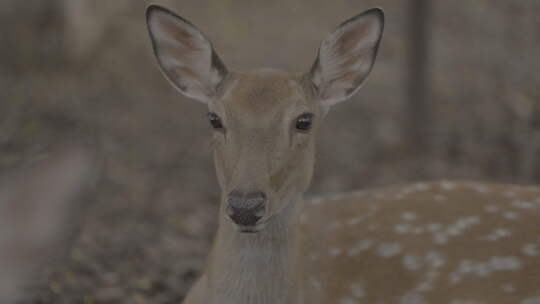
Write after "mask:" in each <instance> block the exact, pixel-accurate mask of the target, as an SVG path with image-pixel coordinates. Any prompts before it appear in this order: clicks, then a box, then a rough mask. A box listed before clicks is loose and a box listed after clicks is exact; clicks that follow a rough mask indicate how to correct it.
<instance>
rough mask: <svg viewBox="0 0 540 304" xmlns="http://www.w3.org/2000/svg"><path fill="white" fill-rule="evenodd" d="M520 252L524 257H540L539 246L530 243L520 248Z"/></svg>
mask: <svg viewBox="0 0 540 304" xmlns="http://www.w3.org/2000/svg"><path fill="white" fill-rule="evenodd" d="M521 252H523V254H524V255H526V256H530V257H537V256H539V255H540V245H538V244H532V243H530V244H525V245H523V247H522V248H521Z"/></svg>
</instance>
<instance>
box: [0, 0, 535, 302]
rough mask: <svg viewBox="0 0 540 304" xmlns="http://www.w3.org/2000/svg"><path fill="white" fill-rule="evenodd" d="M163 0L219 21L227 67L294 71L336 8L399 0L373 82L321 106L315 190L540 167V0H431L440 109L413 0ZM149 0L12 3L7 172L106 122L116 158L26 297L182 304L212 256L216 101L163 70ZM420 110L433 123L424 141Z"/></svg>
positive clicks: (521, 172) (0, 141)
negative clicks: (415, 82)
mask: <svg viewBox="0 0 540 304" xmlns="http://www.w3.org/2000/svg"><path fill="white" fill-rule="evenodd" d="M159 2H160V3H161V4H163V5H166V6H168V7H170V8H172V9H173V10H175V11H176V12H178V13H179V14H180V15H182V16H184V17H186V18H187V19H189V20H191V21H192V22H193V23H195V24H196V25H198V27H199V28H200V29H202V30H203V31H204V32H206V33H207V35H208V36H209V37H210V38H211V39H212V40H213V42H214V45H215V48H216V50H217V51H218V53H219V54H220V56H221V58H222V59H223V60H224V61H225V62H226V63H227V65H228V66H229V67H232V68H234V69H239V70H245V69H251V68H255V67H260V66H271V67H276V68H281V69H286V70H289V71H293V72H302V71H307V69H308V68H309V67H310V65H311V63H312V60H314V57H315V53H316V49H317V46H318V43H319V41H320V40H321V39H322V38H323V37H324V35H326V33H328V32H329V31H331V30H332V29H333V28H334V27H335V26H336V25H337V24H339V23H340V22H341V21H343V20H344V19H346V18H348V17H350V16H352V15H355V14H357V13H359V12H361V11H362V10H364V9H366V8H369V7H372V6H380V7H383V8H384V9H385V10H386V13H387V24H386V29H385V36H384V38H383V41H382V47H381V49H380V55H379V57H378V62H377V64H376V65H375V69H374V70H373V72H372V75H371V77H370V79H369V81H368V83H367V84H366V85H365V87H364V88H363V89H362V90H361V92H360V94H358V96H356V97H355V98H354V99H353V100H351V101H349V102H347V103H343V104H341V105H339V106H337V107H336V108H335V109H333V110H332V112H331V113H330V114H329V116H328V117H327V119H326V120H327V121H326V122H325V124H326V125H325V127H324V128H323V131H322V134H321V138H320V140H319V155H318V165H317V169H316V176H315V179H314V184H313V186H312V187H311V190H310V195H315V194H317V193H325V192H334V191H342V190H351V189H356V188H366V187H371V186H379V185H386V184H394V183H401V182H405V181H409V180H416V179H419V178H428V179H432V178H440V177H448V178H467V179H482V180H490V181H503V182H513V183H538V182H539V181H540V161H539V158H538V157H537V155H539V152H540V90H539V89H538V87H539V84H540V76H539V74H538V71H540V58H539V57H538V54H540V20H539V19H538V16H539V15H540V2H538V1H530V0H518V1H504V0H490V1H488V0H478V1H474V2H467V3H463V2H452V1H442V0H435V1H430V3H431V7H430V11H429V14H428V16H427V17H428V18H427V19H426V24H427V26H428V33H429V41H428V42H429V43H428V45H429V56H428V58H426V60H427V64H428V73H429V82H428V84H429V86H428V88H427V94H428V97H429V98H428V108H427V109H426V110H427V112H426V113H427V115H429V117H417V116H415V113H416V112H415V109H414V108H412V109H411V108H410V102H409V101H408V100H407V98H406V91H407V88H406V84H407V80H408V79H410V77H414V74H413V73H411V71H410V70H409V69H408V68H407V62H406V60H407V50H408V42H409V40H410V39H409V33H408V32H407V24H408V19H407V18H408V17H409V6H408V5H409V4H410V2H407V1H390V0H381V1H374V0H370V1H352V0H337V1H322V0H310V1H308V0H297V1H285V0H279V1H271V2H270V1H249V2H247V1H237V0H221V1H217V0H216V1H202V0H200V1H195V0H189V1H172V0H167V1H165V0H163V1H159ZM147 3H148V1H142V0H141V1H127V0H115V1H95V0H94V1H93V0H26V1H17V0H0V25H1V26H0V170H3V169H5V168H8V167H13V166H16V165H17V164H20V163H22V162H25V161H27V160H28V159H31V158H33V157H36V155H39V154H40V153H41V151H43V150H44V149H46V147H47V146H48V145H49V143H51V142H53V141H57V140H59V139H61V138H62V137H64V136H66V134H68V133H69V134H72V133H73V132H77V130H84V132H83V133H84V134H88V133H93V134H95V136H96V137H97V138H98V143H99V145H100V147H99V148H100V150H101V151H102V153H103V155H104V163H105V170H104V173H103V177H102V179H101V182H100V184H99V186H98V187H97V189H98V191H97V193H96V194H95V196H96V198H95V200H94V201H93V202H92V207H91V208H90V209H89V210H90V211H88V215H87V220H86V222H85V225H84V229H83V231H82V234H81V236H80V238H79V240H78V241H77V243H76V244H75V247H74V249H73V250H72V251H71V253H70V257H69V260H68V261H67V262H66V261H62V262H59V263H56V264H54V265H53V266H51V267H50V270H49V271H48V272H47V273H46V274H45V275H44V277H43V279H42V281H41V282H40V283H37V284H36V286H33V287H32V292H33V293H35V300H33V301H32V302H31V303H178V302H179V301H180V300H181V299H182V297H183V295H184V294H185V291H186V290H187V288H189V286H190V284H191V282H192V281H193V279H194V278H195V277H196V275H197V274H198V273H199V271H200V270H201V268H202V267H203V265H204V255H205V254H206V253H207V251H208V249H209V244H210V240H211V237H212V234H213V232H214V230H215V228H216V221H215V218H216V206H217V199H218V197H219V189H218V187H217V184H216V181H215V178H214V172H213V165H212V162H211V145H210V138H209V136H208V135H209V131H208V130H209V127H208V125H207V124H208V122H207V121H206V119H205V114H206V109H205V108H204V106H203V105H201V104H199V103H197V102H194V101H191V100H187V99H185V98H183V97H181V96H179V95H178V94H177V93H176V92H175V91H174V89H172V88H171V87H170V86H169V84H168V83H167V82H166V81H165V80H164V79H163V77H162V76H161V75H160V72H159V71H158V69H157V67H156V65H155V60H154V58H153V57H152V54H151V49H150V46H149V41H148V37H147V32H146V28H145V23H144V8H145V6H146V5H147ZM419 113H420V112H419ZM411 120H416V121H425V122H426V124H425V128H426V137H427V138H426V139H425V140H426V142H427V146H426V148H425V150H423V151H418V149H416V147H414V143H415V140H414V138H411V136H410V134H409V130H408V127H407V126H408V122H410V121H411ZM74 130H75V131H74ZM419 166H420V167H422V168H423V170H422V171H423V172H424V173H423V174H422V176H420V175H418V174H417V172H418V170H417V168H418V167H419Z"/></svg>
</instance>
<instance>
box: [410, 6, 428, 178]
mask: <svg viewBox="0 0 540 304" xmlns="http://www.w3.org/2000/svg"><path fill="white" fill-rule="evenodd" d="M429 1H430V0H411V1H410V2H408V3H410V4H409V24H408V29H407V30H408V34H407V37H408V40H409V42H408V44H409V46H408V59H407V60H408V75H407V81H406V85H407V99H408V100H407V102H408V105H407V109H409V112H408V124H409V126H408V132H409V135H410V143H411V145H412V152H413V153H414V155H415V156H416V157H415V158H416V165H415V170H416V172H415V177H416V178H425V177H427V176H426V175H427V174H428V172H427V171H428V170H427V167H426V161H425V158H426V157H427V156H428V152H429V151H428V149H429V138H428V136H429V135H430V134H429V132H427V130H428V128H430V127H431V125H430V124H431V121H430V111H429V101H428V100H427V99H428V88H429V86H428V67H427V66H428V62H429V58H428V56H429V41H428V34H429V32H428V20H427V19H428V18H429Z"/></svg>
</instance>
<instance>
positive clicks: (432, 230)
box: [427, 223, 442, 232]
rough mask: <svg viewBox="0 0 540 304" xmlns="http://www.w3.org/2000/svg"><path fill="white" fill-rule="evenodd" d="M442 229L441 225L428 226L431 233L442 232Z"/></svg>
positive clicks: (432, 224)
mask: <svg viewBox="0 0 540 304" xmlns="http://www.w3.org/2000/svg"><path fill="white" fill-rule="evenodd" d="M441 227H442V225H441V224H439V223H431V224H429V225H428V226H427V229H428V230H429V231H430V232H436V231H439V230H441Z"/></svg>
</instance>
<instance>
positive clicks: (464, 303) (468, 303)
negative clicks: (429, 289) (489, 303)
mask: <svg viewBox="0 0 540 304" xmlns="http://www.w3.org/2000/svg"><path fill="white" fill-rule="evenodd" d="M448 304H483V302H478V301H474V300H461V299H455V300H452V301H450V302H448Z"/></svg>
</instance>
